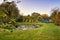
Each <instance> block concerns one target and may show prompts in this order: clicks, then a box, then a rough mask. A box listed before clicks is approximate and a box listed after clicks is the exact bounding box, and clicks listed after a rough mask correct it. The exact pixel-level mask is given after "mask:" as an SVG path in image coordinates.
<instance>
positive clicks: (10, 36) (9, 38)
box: [0, 23, 60, 40]
mask: <svg viewBox="0 0 60 40" xmlns="http://www.w3.org/2000/svg"><path fill="white" fill-rule="evenodd" d="M41 24H42V27H40V28H35V29H32V30H14V31H13V32H10V31H9V30H5V32H4V29H1V28H0V40H60V26H56V25H54V24H53V23H49V24H47V23H41Z"/></svg>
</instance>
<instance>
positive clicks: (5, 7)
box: [0, 1, 19, 22]
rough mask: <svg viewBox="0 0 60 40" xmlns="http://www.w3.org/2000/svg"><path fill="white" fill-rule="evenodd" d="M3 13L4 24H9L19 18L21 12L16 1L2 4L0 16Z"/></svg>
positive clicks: (0, 5)
mask: <svg viewBox="0 0 60 40" xmlns="http://www.w3.org/2000/svg"><path fill="white" fill-rule="evenodd" d="M2 13H3V14H4V15H3V16H2V17H3V21H4V22H9V21H11V19H16V18H17V17H18V16H19V10H18V8H17V6H16V4H15V3H14V1H12V2H4V3H2V4H0V14H2Z"/></svg>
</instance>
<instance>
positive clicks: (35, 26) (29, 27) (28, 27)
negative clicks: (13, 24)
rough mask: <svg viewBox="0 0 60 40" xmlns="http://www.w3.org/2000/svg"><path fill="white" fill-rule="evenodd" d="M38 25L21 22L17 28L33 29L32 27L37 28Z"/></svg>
mask: <svg viewBox="0 0 60 40" xmlns="http://www.w3.org/2000/svg"><path fill="white" fill-rule="evenodd" d="M39 27H40V25H33V24H31V25H26V24H25V25H24V24H21V25H20V26H19V27H18V28H17V29H20V30H28V29H34V28H39Z"/></svg>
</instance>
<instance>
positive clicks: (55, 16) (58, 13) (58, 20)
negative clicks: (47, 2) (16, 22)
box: [51, 8, 60, 25]
mask: <svg viewBox="0 0 60 40" xmlns="http://www.w3.org/2000/svg"><path fill="white" fill-rule="evenodd" d="M51 19H52V20H53V22H54V23H55V24H56V25H60V9H59V8H58V9H54V10H53V12H52V14H51Z"/></svg>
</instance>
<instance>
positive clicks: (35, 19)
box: [31, 12, 41, 22]
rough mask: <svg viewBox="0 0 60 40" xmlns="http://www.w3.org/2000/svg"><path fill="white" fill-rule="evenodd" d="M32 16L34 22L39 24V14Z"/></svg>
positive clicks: (35, 13)
mask: <svg viewBox="0 0 60 40" xmlns="http://www.w3.org/2000/svg"><path fill="white" fill-rule="evenodd" d="M31 16H32V19H33V20H34V22H38V21H39V19H40V17H41V15H40V14H39V13H37V12H33V13H32V15H31Z"/></svg>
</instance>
